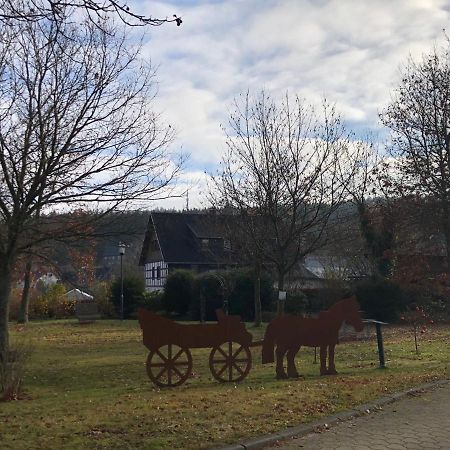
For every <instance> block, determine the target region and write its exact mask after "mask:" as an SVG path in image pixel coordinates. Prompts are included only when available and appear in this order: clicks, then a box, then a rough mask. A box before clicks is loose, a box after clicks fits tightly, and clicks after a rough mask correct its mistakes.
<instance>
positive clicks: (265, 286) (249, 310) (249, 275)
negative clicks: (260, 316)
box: [224, 269, 273, 321]
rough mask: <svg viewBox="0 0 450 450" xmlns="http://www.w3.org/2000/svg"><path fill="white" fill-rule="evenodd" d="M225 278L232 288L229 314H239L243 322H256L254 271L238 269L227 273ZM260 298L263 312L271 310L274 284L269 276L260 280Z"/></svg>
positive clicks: (263, 275)
mask: <svg viewBox="0 0 450 450" xmlns="http://www.w3.org/2000/svg"><path fill="white" fill-rule="evenodd" d="M224 278H225V280H226V281H228V285H229V286H230V287H231V289H230V293H229V296H228V310H229V313H230V314H238V315H240V316H241V317H242V319H243V320H249V321H250V320H254V318H255V299H254V292H255V281H254V274H253V271H252V270H245V269H236V270H232V271H229V272H225V273H224ZM260 297H261V308H262V310H263V311H267V310H270V309H271V303H272V299H273V283H272V280H271V279H270V277H269V276H268V275H267V274H262V275H261V278H260Z"/></svg>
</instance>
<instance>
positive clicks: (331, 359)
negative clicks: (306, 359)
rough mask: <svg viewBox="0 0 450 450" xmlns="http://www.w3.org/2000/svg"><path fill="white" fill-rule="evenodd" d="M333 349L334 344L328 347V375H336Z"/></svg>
mask: <svg viewBox="0 0 450 450" xmlns="http://www.w3.org/2000/svg"><path fill="white" fill-rule="evenodd" d="M334 347H335V344H331V345H330V346H329V347H328V375H337V372H336V367H335V366H334Z"/></svg>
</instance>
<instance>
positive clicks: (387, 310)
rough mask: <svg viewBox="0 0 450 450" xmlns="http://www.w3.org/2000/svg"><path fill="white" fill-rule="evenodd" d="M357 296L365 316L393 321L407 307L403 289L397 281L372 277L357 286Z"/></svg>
mask: <svg viewBox="0 0 450 450" xmlns="http://www.w3.org/2000/svg"><path fill="white" fill-rule="evenodd" d="M355 293H356V297H357V299H358V302H359V304H360V305H361V309H362V310H363V311H364V312H365V316H366V317H367V318H369V319H376V320H381V321H386V322H392V321H395V320H397V319H398V317H399V313H400V312H401V311H402V310H403V309H404V307H405V297H404V295H403V291H402V289H401V288H400V287H399V286H398V285H397V284H395V283H393V282H391V281H388V280H384V279H382V278H372V279H369V280H367V281H364V282H361V283H359V284H358V285H357V286H356V291H355Z"/></svg>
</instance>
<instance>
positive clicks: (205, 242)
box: [202, 239, 209, 248]
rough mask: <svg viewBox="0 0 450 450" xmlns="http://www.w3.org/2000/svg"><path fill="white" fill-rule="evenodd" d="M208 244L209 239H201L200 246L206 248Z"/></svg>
mask: <svg viewBox="0 0 450 450" xmlns="http://www.w3.org/2000/svg"><path fill="white" fill-rule="evenodd" d="M208 245H209V239H202V247H203V248H206V247H208Z"/></svg>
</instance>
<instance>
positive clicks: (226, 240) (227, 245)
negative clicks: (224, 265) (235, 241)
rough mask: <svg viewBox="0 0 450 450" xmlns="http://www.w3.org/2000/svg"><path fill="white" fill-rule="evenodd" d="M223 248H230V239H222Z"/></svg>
mask: <svg viewBox="0 0 450 450" xmlns="http://www.w3.org/2000/svg"><path fill="white" fill-rule="evenodd" d="M223 249H224V250H225V251H230V250H231V241H230V240H229V239H224V240H223Z"/></svg>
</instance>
